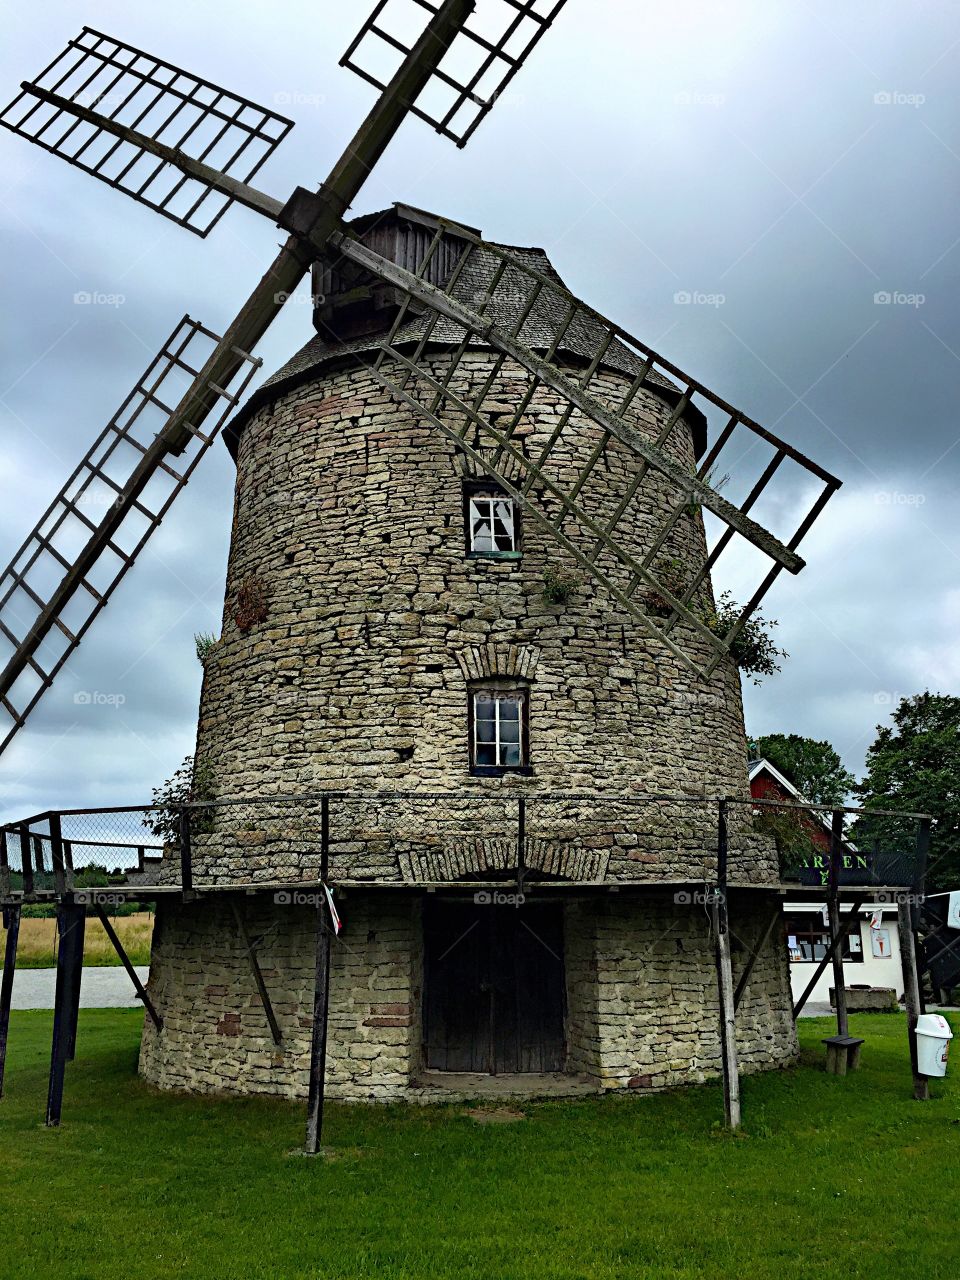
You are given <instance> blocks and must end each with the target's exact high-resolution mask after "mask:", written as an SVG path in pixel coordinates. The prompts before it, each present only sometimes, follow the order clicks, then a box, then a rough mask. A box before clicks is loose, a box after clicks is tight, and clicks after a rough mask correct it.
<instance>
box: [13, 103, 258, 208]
mask: <svg viewBox="0 0 960 1280" xmlns="http://www.w3.org/2000/svg"><path fill="white" fill-rule="evenodd" d="M20 88H21V89H23V90H24V92H25V93H29V94H32V95H33V97H35V98H39V99H40V101H41V102H46V103H49V105H50V106H52V107H56V109H57V110H58V111H66V112H67V113H68V114H69V115H72V116H76V117H77V119H78V120H83V121H84V122H85V123H87V124H91V125H93V126H94V128H96V129H102V130H103V131H104V132H105V133H109V134H112V135H113V136H114V137H115V138H119V139H120V140H121V141H122V142H129V143H130V144H131V145H132V146H134V147H137V148H139V149H140V150H141V151H147V152H149V153H150V155H154V156H156V157H157V158H158V159H160V160H165V161H166V162H167V164H172V165H173V166H174V167H175V168H177V169H179V170H180V172H181V173H185V174H186V175H187V177H188V178H195V179H196V180H197V181H198V182H202V183H204V184H205V185H206V186H208V187H212V188H213V189H214V190H215V191H219V192H221V193H222V194H223V195H225V196H229V197H230V199H231V200H236V202H237V203H238V204H242V205H245V206H246V207H247V208H248V209H253V210H254V211H255V212H256V213H262V214H263V215H264V216H265V217H267V218H269V219H270V221H271V222H274V223H275V222H276V221H277V218H278V217H279V216H280V210H281V209H282V208H283V201H282V200H275V199H274V198H273V196H268V195H267V194H266V193H265V192H263V191H258V190H257V188H256V187H251V186H249V185H248V184H247V183H246V182H238V181H237V179H236V178H231V177H229V175H228V174H226V173H221V172H220V170H219V169H214V168H212V167H211V166H210V165H208V164H204V163H203V161H202V160H194V159H193V157H192V156H188V155H187V154H186V152H184V151H178V150H177V149H176V147H168V146H167V145H166V143H164V142H158V141H157V140H156V138H151V137H150V136H149V135H148V134H145V133H139V132H138V131H137V130H136V129H131V128H130V127H129V126H128V125H125V124H121V123H120V122H119V120H111V119H110V117H109V116H104V115H101V114H100V112H99V111H92V110H91V109H90V108H89V107H84V106H82V105H81V104H80V103H79V102H74V101H72V100H71V99H70V98H63V97H61V96H60V94H59V93H52V92H51V91H50V90H49V89H42V88H41V87H40V85H38V84H32V83H31V82H30V81H28V80H24V81H23V83H22V84H21V85H20ZM57 154H59V153H57ZM63 158H64V159H66V158H67V157H63ZM107 181H109V179H107ZM114 185H116V184H114ZM124 194H125V195H129V194H130V192H127V191H124Z"/></svg>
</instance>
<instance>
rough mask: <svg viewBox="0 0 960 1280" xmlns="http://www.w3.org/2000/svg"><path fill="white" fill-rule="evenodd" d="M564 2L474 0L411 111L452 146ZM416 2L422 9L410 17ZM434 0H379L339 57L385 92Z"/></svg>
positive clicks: (435, 9)
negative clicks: (421, 14) (421, 13)
mask: <svg viewBox="0 0 960 1280" xmlns="http://www.w3.org/2000/svg"><path fill="white" fill-rule="evenodd" d="M565 4H566V0H477V4H476V7H475V8H474V11H473V13H472V14H471V15H470V16H469V17H468V18H467V20H466V22H465V23H464V24H463V25H462V27H461V28H460V31H459V32H458V34H457V35H456V37H455V39H454V40H453V42H452V43H451V45H450V48H449V49H448V51H447V53H446V56H445V57H444V58H443V60H442V61H441V63H440V65H439V66H438V67H437V69H436V70H435V71H434V73H433V75H432V77H431V79H430V82H429V83H428V84H427V85H426V87H425V88H424V89H423V91H422V92H421V94H420V95H419V97H418V98H417V101H416V102H415V103H411V104H410V110H411V112H412V113H413V114H414V115H415V116H419V117H420V119H421V120H425V121H426V123H427V124H429V125H431V126H432V127H433V128H434V129H436V130H437V132H438V133H442V134H443V135H444V137H446V138H450V139H451V141H453V142H455V143H456V144H457V146H458V147H463V146H466V144H467V142H469V140H470V138H471V136H472V135H473V132H474V130H475V129H476V128H477V126H478V125H479V124H480V123H481V121H482V120H483V119H484V118H485V117H486V116H487V115H488V114H489V113H490V112H491V111H492V110H493V108H494V106H495V105H496V103H497V100H498V99H499V98H500V97H501V96H502V95H503V92H504V90H505V89H506V87H507V85H508V84H509V83H510V81H511V80H512V79H513V77H514V76H515V75H516V74H517V72H518V71H519V70H520V68H521V67H522V66H523V64H524V62H525V61H526V60H527V58H528V57H529V56H530V54H531V53H532V52H533V50H534V48H535V47H536V45H537V44H538V43H539V42H540V40H541V38H542V37H543V36H544V35H545V33H546V32H547V30H548V29H549V27H550V24H551V23H552V22H553V20H554V18H555V17H556V16H557V14H558V13H559V12H560V10H561V9H562V8H563V6H564V5H565ZM417 6H419V9H421V10H423V11H424V15H425V16H424V18H423V22H422V23H420V22H418V21H417V18H418V14H417ZM442 7H443V6H442V4H441V2H440V0H379V3H378V4H377V6H376V8H375V9H374V11H373V13H371V15H370V17H369V18H368V19H367V21H366V22H365V23H364V25H363V26H362V27H361V29H360V31H359V32H358V33H357V35H356V37H355V38H354V40H353V42H352V43H351V45H350V47H349V49H347V51H346V53H345V54H344V55H343V57H342V58H341V59H340V65H341V66H342V67H349V69H350V70H351V71H354V72H356V74H357V75H359V76H360V77H361V78H362V79H364V80H366V81H367V82H368V83H369V84H372V85H375V86H376V87H377V88H378V89H384V88H385V87H386V85H387V82H388V81H389V79H390V77H391V75H392V74H393V72H394V71H395V70H396V67H397V66H398V65H399V64H400V62H401V61H402V59H403V58H404V57H406V56H407V55H408V54H409V52H410V48H411V46H412V45H413V42H414V39H415V38H416V36H418V35H419V34H420V31H421V29H422V26H423V25H424V24H425V23H426V21H427V16H426V15H436V14H438V13H439V12H440V10H441V8H442Z"/></svg>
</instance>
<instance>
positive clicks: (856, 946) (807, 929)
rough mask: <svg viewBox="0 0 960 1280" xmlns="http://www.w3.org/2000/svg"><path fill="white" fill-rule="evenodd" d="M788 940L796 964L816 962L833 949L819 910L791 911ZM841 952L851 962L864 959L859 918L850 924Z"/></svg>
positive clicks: (788, 918)
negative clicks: (805, 913) (797, 912)
mask: <svg viewBox="0 0 960 1280" xmlns="http://www.w3.org/2000/svg"><path fill="white" fill-rule="evenodd" d="M787 942H788V945H789V949H790V959H791V961H792V963H793V964H816V963H817V961H819V960H822V959H823V957H824V956H825V955H826V954H827V952H828V951H829V950H830V928H829V926H828V925H825V924H824V923H823V916H822V914H821V913H820V912H819V911H818V912H816V913H811V914H809V915H788V916H787ZM841 955H842V956H843V959H844V960H846V961H848V962H849V961H853V962H854V963H856V962H857V961H862V960H863V944H862V942H861V940H860V921H859V918H858V919H857V920H856V922H855V923H854V924H852V925H848V926H847V932H846V933H845V934H844V938H843V943H842V944H841Z"/></svg>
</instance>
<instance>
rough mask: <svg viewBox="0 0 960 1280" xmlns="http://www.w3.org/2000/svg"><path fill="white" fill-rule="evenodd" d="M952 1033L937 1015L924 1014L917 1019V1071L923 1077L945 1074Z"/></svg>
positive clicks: (943, 1020)
mask: <svg viewBox="0 0 960 1280" xmlns="http://www.w3.org/2000/svg"><path fill="white" fill-rule="evenodd" d="M952 1039H953V1032H952V1031H951V1030H950V1024H949V1022H947V1020H946V1018H944V1017H942V1016H941V1015H940V1014H939V1013H925V1014H924V1015H923V1017H922V1018H918V1019H917V1070H918V1071H919V1072H920V1074H921V1075H924V1076H945V1075H946V1074H947V1052H948V1050H949V1048H950V1041H951V1040H952Z"/></svg>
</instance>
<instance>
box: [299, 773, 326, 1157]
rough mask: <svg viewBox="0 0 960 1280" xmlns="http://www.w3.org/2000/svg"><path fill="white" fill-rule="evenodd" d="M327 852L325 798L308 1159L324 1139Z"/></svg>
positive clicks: (321, 840) (318, 906)
mask: <svg viewBox="0 0 960 1280" xmlns="http://www.w3.org/2000/svg"><path fill="white" fill-rule="evenodd" d="M329 850H330V807H329V801H328V799H327V797H326V796H325V797H324V798H323V800H322V801H321V808H320V883H321V889H320V894H319V901H318V903H317V912H316V921H315V947H316V956H315V963H314V984H313V1025H312V1029H311V1032H310V1084H309V1091H308V1094H307V1136H306V1142H305V1144H304V1149H305V1151H306V1153H307V1155H308V1156H315V1155H317V1154H318V1152H319V1151H320V1143H321V1140H322V1138H323V1103H324V1096H325V1091H326V1074H327V1015H328V1012H329V1006H330V934H331V932H332V928H333V922H332V921H331V922H330V924H329V925H328V924H327V904H326V894H325V893H324V890H323V888H322V886H323V885H324V884H326V881H327V875H328V869H329Z"/></svg>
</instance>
